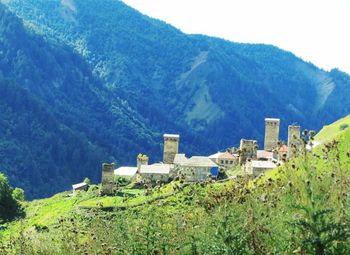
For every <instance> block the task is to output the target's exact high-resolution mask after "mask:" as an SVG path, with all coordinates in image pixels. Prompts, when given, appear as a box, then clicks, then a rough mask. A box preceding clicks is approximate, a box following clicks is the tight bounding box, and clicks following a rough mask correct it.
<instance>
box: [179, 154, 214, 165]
mask: <svg viewBox="0 0 350 255" xmlns="http://www.w3.org/2000/svg"><path fill="white" fill-rule="evenodd" d="M178 165H180V166H193V167H217V166H218V165H217V164H215V163H214V162H213V161H212V160H211V159H210V158H209V157H203V156H193V157H191V158H189V159H187V158H186V160H183V161H182V162H180V163H179V164H178Z"/></svg>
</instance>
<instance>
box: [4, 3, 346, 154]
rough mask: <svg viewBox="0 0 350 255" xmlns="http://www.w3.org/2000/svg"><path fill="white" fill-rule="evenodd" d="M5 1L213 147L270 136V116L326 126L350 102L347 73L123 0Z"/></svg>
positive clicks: (137, 100) (144, 104)
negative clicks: (190, 31) (185, 28)
mask: <svg viewBox="0 0 350 255" xmlns="http://www.w3.org/2000/svg"><path fill="white" fill-rule="evenodd" d="M6 2H7V5H8V6H9V7H10V9H11V10H12V11H14V12H15V13H16V14H17V15H18V16H19V17H21V18H22V19H24V22H25V24H26V25H27V27H29V28H31V29H33V30H34V31H36V32H37V33H39V34H41V35H43V36H44V37H45V38H49V39H50V40H55V41H58V42H59V43H65V44H67V45H70V46H71V47H73V48H74V49H75V50H76V51H77V52H78V53H79V54H80V55H81V56H83V58H84V59H86V60H87V62H89V63H90V65H91V68H93V71H94V73H95V74H97V75H98V76H99V77H100V78H101V79H103V80H104V82H105V85H106V86H107V87H109V88H111V90H112V91H113V92H112V93H113V94H115V95H117V96H120V97H121V98H123V99H125V100H127V101H128V103H129V104H130V106H131V107H132V109H134V110H135V111H137V112H138V113H140V114H141V115H142V116H143V117H145V118H146V119H148V120H150V122H151V123H153V125H155V126H158V125H159V123H163V122H164V121H165V120H167V121H168V123H169V124H168V125H166V124H163V126H162V128H164V129H166V128H170V127H171V126H172V125H174V124H175V123H176V124H178V125H179V126H181V127H184V128H185V129H191V130H195V131H196V132H197V133H198V134H199V135H200V137H211V139H210V140H209V141H207V142H208V143H209V146H211V147H212V148H211V149H212V150H214V149H219V148H220V149H222V148H226V147H228V146H232V144H238V142H239V139H240V138H242V137H247V138H253V137H254V138H258V139H259V140H261V138H262V131H263V125H262V124H258V123H262V121H261V120H262V119H264V117H266V116H276V117H280V118H281V119H282V123H283V125H284V126H287V125H288V124H290V123H293V122H298V123H300V124H302V125H303V126H305V127H309V128H316V129H318V128H320V127H322V126H323V125H324V123H325V122H326V123H327V122H332V121H334V120H336V119H338V118H340V117H342V116H344V115H346V114H348V113H349V111H350V103H349V101H348V100H347V98H346V96H345V95H347V93H345V92H350V91H349V90H350V77H349V76H348V75H346V74H344V73H341V72H340V71H338V70H333V71H331V72H325V71H323V70H320V69H319V68H317V67H315V66H314V65H312V64H310V63H306V62H304V61H302V60H301V59H298V58H296V57H295V56H294V55H293V54H292V53H290V52H286V51H283V50H280V49H278V48H276V47H273V46H270V45H251V44H238V43H232V42H228V41H224V40H221V39H216V38H210V37H205V36H199V35H186V34H183V33H181V32H180V31H179V30H177V29H175V28H173V27H171V26H169V25H167V24H165V23H164V22H161V21H158V20H154V19H151V18H148V17H146V16H143V15H141V14H140V13H138V12H137V11H135V10H133V9H132V8H130V7H128V6H126V5H125V4H124V3H122V2H121V1H117V0H105V1H96V0H84V1H83V0H66V1H59V0H51V1H44V0H25V1H23V0H21V1H19V0H10V1H6ZM232 129H233V130H234V131H233V132H232V131H231V130H232ZM283 130H284V129H283ZM222 134H225V135H224V136H223V135H222ZM282 134H283V136H284V137H285V135H286V133H285V131H283V133H282ZM206 147H208V145H205V144H204V146H203V147H199V149H200V150H201V151H205V149H206Z"/></svg>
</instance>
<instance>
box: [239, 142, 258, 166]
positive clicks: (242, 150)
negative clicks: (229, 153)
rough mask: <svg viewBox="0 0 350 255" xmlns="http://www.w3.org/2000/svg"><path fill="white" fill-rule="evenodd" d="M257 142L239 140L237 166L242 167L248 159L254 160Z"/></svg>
mask: <svg viewBox="0 0 350 255" xmlns="http://www.w3.org/2000/svg"><path fill="white" fill-rule="evenodd" d="M257 151H258V142H257V141H256V140H245V139H241V143H240V146H239V164H240V165H243V164H245V163H246V162H247V160H248V159H256V158H257Z"/></svg>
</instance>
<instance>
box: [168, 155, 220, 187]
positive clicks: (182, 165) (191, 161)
mask: <svg viewBox="0 0 350 255" xmlns="http://www.w3.org/2000/svg"><path fill="white" fill-rule="evenodd" d="M174 172H175V173H176V174H180V173H181V174H184V175H185V180H186V181H189V182H196V181H204V180H206V179H208V177H209V176H213V177H217V176H218V174H219V166H218V165H217V164H216V163H214V162H213V161H212V160H211V159H210V158H209V157H202V156H193V157H191V158H187V157H186V156H185V154H176V155H175V159H174Z"/></svg>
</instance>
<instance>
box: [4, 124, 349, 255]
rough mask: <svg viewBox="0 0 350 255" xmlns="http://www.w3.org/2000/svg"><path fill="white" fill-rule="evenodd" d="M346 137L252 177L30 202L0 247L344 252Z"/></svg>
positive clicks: (16, 250) (12, 250)
mask: <svg viewBox="0 0 350 255" xmlns="http://www.w3.org/2000/svg"><path fill="white" fill-rule="evenodd" d="M349 138H350V130H347V131H345V132H344V133H342V134H341V135H340V136H339V137H338V139H339V142H338V141H335V140H334V141H332V142H330V143H327V144H325V145H324V146H323V147H322V148H320V149H319V150H315V151H313V152H307V153H305V154H304V155H303V156H302V157H301V158H299V159H297V160H295V161H290V162H287V163H286V164H285V165H284V166H283V167H281V168H279V169H277V170H274V171H271V172H270V173H267V174H266V175H265V176H263V177H260V178H259V179H256V180H253V181H251V180H249V179H246V178H243V177H242V178H240V179H237V180H235V181H232V180H231V181H228V182H224V183H215V182H210V181H208V182H206V183H202V184H192V185H189V186H186V187H185V186H181V184H176V185H174V187H176V189H179V190H180V192H178V193H175V194H173V195H172V196H169V197H166V198H164V199H159V200H155V201H154V202H153V203H150V204H144V205H142V206H139V207H132V208H129V209H126V210H116V211H110V212H108V211H103V210H101V209H100V208H97V207H96V208H94V209H90V210H86V209H79V208H78V207H77V206H76V205H77V204H79V203H82V202H83V201H82V200H83V199H84V196H85V199H86V197H88V196H89V192H88V193H86V194H85V193H81V195H78V196H77V197H75V198H68V197H66V198H63V197H62V196H63V195H62V194H61V195H57V196H56V197H53V198H51V199H46V200H38V201H35V202H32V203H29V204H27V209H26V210H27V215H28V217H29V218H27V219H24V220H22V221H18V222H15V223H13V224H11V225H9V226H8V230H7V231H6V233H7V234H6V235H4V236H3V238H2V245H0V253H3V254H318V255H322V254H347V253H348V251H349V250H350V239H349V237H350V218H349V217H350V200H349V196H350V188H349V187H350V175H349V167H350V158H349V155H350V154H349V152H348V150H349V148H350V139H349ZM171 185H172V184H170V185H168V186H165V187H163V188H162V189H163V191H162V192H163V193H166V192H168V191H169V192H170V187H171ZM125 192H128V191H127V190H125ZM131 193H132V192H131ZM154 193H156V191H154ZM135 195H136V197H140V196H144V197H147V196H145V195H140V194H137V193H136V194H135ZM79 196H81V197H79ZM95 199H98V198H95ZM100 199H113V198H107V197H106V198H100ZM89 200H90V201H92V200H91V198H89V199H88V200H85V201H89ZM53 201H56V202H55V203H53ZM74 201H75V202H74ZM50 203H52V204H51V206H48V205H49V204H50ZM59 203H62V204H61V205H60V206H57V207H55V206H54V204H56V205H58V204H59ZM63 204H65V206H63ZM42 208H46V210H48V211H47V212H46V213H45V212H44V211H43V210H42ZM49 208H51V210H49ZM29 212H30V213H29ZM46 214H49V215H51V216H50V220H48V221H46V224H42V222H44V221H42V219H43V217H45V215H46ZM39 215H40V216H39ZM53 215H56V219H54V217H53ZM35 216H38V217H39V218H37V221H36V222H34V221H31V219H32V217H35ZM39 220H41V221H39ZM40 222H41V223H40ZM4 233H5V232H4Z"/></svg>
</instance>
